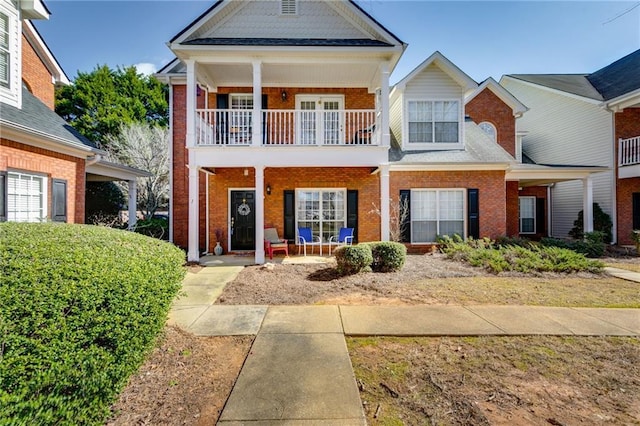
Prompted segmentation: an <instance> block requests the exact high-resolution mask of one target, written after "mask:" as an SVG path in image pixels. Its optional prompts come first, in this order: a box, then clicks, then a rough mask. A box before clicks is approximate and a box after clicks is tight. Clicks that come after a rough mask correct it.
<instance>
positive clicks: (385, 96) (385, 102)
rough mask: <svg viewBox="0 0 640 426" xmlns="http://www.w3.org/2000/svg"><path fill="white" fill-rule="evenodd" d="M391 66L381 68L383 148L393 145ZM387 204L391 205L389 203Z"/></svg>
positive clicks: (386, 65) (383, 65)
mask: <svg viewBox="0 0 640 426" xmlns="http://www.w3.org/2000/svg"><path fill="white" fill-rule="evenodd" d="M389 74H390V72H389V65H388V64H386V63H385V64H382V65H381V66H380V109H381V111H380V126H381V127H382V129H380V131H381V136H382V140H381V141H380V143H381V144H382V146H389V145H390V144H391V134H390V133H389ZM387 204H389V203H388V202H387Z"/></svg>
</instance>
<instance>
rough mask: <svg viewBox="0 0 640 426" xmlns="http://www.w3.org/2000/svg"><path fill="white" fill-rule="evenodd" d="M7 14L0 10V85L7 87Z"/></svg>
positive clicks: (8, 63)
mask: <svg viewBox="0 0 640 426" xmlns="http://www.w3.org/2000/svg"><path fill="white" fill-rule="evenodd" d="M9 43H10V37H9V16H7V15H6V14H4V13H2V12H0V86H4V87H9V82H10V80H9V77H10V74H11V51H10V49H9V46H10V44H9Z"/></svg>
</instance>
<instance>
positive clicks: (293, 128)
mask: <svg viewBox="0 0 640 426" xmlns="http://www.w3.org/2000/svg"><path fill="white" fill-rule="evenodd" d="M196 114H197V126H196V134H197V136H196V138H197V141H196V143H197V145H201V146H202V145H206V146H215V145H225V146H228V145H251V144H252V139H253V132H252V111H251V110H237V109H236V110H231V109H224V110H222V109H198V110H196ZM377 119H378V114H377V113H376V111H374V110H321V111H314V110H272V109H270V110H263V111H262V112H261V122H262V126H261V127H262V131H261V137H262V143H261V145H268V146H274V145H276V146H282V145H334V146H335V145H378V144H379V132H378V131H377V129H379V128H380V126H379V125H376V124H377V123H376V121H377Z"/></svg>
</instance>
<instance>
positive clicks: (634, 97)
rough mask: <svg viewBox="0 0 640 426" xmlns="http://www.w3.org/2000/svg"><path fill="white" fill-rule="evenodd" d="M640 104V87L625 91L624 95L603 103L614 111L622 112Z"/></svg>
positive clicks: (604, 106) (603, 105)
mask: <svg viewBox="0 0 640 426" xmlns="http://www.w3.org/2000/svg"><path fill="white" fill-rule="evenodd" d="M636 104H640V89H636V90H634V91H633V92H629V93H625V94H624V95H622V96H618V97H617V98H614V99H611V100H609V101H607V102H603V103H602V107H603V108H606V109H608V110H610V111H613V112H620V111H622V110H623V109H625V108H628V107H630V106H633V105H636Z"/></svg>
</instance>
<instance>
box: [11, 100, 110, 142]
mask: <svg viewBox="0 0 640 426" xmlns="http://www.w3.org/2000/svg"><path fill="white" fill-rule="evenodd" d="M0 124H2V127H5V129H13V130H16V131H20V132H23V133H28V134H31V135H34V136H37V137H40V138H44V139H46V140H48V141H50V142H52V143H54V144H57V145H59V146H60V147H67V148H72V149H75V150H80V151H85V152H88V153H89V154H90V153H91V152H95V153H101V152H102V151H101V150H99V149H97V148H96V145H95V144H94V143H93V142H91V141H90V140H89V139H87V138H85V137H84V136H82V135H81V134H80V133H78V131H77V130H75V129H74V128H73V127H71V125H70V124H69V123H67V122H66V121H65V120H64V119H63V118H62V117H60V116H59V115H58V114H56V113H55V112H54V111H52V110H51V109H49V107H47V106H46V105H45V104H44V103H42V101H41V100H40V99H38V98H36V97H35V96H34V95H32V94H31V93H30V92H29V91H28V90H27V89H26V88H23V89H22V108H16V107H14V106H12V105H5V104H3V105H2V116H0Z"/></svg>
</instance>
